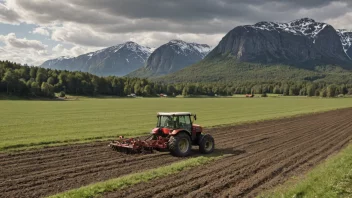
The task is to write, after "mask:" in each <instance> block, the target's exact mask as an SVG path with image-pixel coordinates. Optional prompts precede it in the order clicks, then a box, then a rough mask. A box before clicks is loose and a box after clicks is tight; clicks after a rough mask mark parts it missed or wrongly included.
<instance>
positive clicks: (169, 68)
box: [127, 40, 210, 78]
mask: <svg viewBox="0 0 352 198" xmlns="http://www.w3.org/2000/svg"><path fill="white" fill-rule="evenodd" d="M209 51H210V47H209V46H208V45H206V44H197V43H187V42H184V41H181V40H172V41H170V42H168V43H166V44H164V45H162V46H160V47H159V48H157V49H156V50H155V51H154V52H153V53H152V54H151V55H150V56H149V58H148V60H147V62H146V65H145V66H144V67H142V68H140V69H138V70H136V71H134V72H132V73H130V74H128V75H127V76H128V77H140V78H141V77H142V78H147V77H153V76H161V75H165V74H169V73H172V72H175V71H178V70H180V69H183V68H185V67H187V66H189V65H192V64H194V63H196V62H199V61H200V60H202V59H203V58H204V57H205V56H206V55H207V54H208V52H209Z"/></svg>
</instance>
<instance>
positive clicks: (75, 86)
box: [0, 61, 352, 97]
mask: <svg viewBox="0 0 352 198" xmlns="http://www.w3.org/2000/svg"><path fill="white" fill-rule="evenodd" d="M59 92H63V93H67V94H74V95H88V96H94V95H115V96H127V95H130V94H132V93H134V94H136V95H138V96H156V95H157V94H160V93H164V94H167V95H169V96H176V95H181V94H182V95H184V96H187V95H208V96H214V95H223V96H228V95H233V94H264V93H275V94H283V95H290V96H293V95H302V96H322V97H334V96H337V95H339V94H352V84H328V83H325V82H319V83H313V82H309V81H304V82H266V83H263V82H246V83H177V84H166V83H161V82H152V81H149V80H146V79H140V78H127V77H115V76H109V77H98V76H95V75H92V74H90V73H86V72H70V71H61V70H52V69H44V68H40V67H28V66H21V65H19V64H16V63H11V62H9V61H0V93H7V94H9V95H19V96H41V97H54V95H55V93H59Z"/></svg>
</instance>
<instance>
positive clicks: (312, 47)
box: [208, 18, 351, 68]
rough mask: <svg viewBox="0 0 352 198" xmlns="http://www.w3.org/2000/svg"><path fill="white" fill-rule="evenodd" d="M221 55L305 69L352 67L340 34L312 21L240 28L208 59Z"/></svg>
mask: <svg viewBox="0 0 352 198" xmlns="http://www.w3.org/2000/svg"><path fill="white" fill-rule="evenodd" d="M218 55H222V56H224V55H231V56H233V57H234V58H235V59H236V60H238V61H240V62H255V63H263V64H272V63H280V64H293V65H296V66H298V67H302V68H313V67H314V65H320V64H339V65H346V64H351V60H350V58H349V57H348V56H347V54H346V53H345V51H344V48H343V46H342V43H341V37H340V35H339V34H338V33H337V31H336V30H335V29H334V28H333V27H332V26H331V25H328V24H326V23H320V22H316V21H314V20H313V19H308V18H303V19H299V20H295V21H291V22H289V23H274V22H259V23H256V24H255V25H245V26H238V27H236V28H234V29H233V30H231V31H230V32H229V33H227V34H226V36H225V37H224V38H223V39H222V40H221V41H220V43H219V44H218V46H216V47H215V48H214V50H213V51H212V52H211V53H209V55H208V56H209V57H213V56H218Z"/></svg>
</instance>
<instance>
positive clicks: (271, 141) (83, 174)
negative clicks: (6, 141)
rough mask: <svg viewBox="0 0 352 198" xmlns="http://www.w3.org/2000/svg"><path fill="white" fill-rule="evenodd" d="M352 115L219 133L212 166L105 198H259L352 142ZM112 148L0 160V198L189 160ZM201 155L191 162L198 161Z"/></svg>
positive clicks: (74, 148)
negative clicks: (131, 152)
mask: <svg viewBox="0 0 352 198" xmlns="http://www.w3.org/2000/svg"><path fill="white" fill-rule="evenodd" d="M351 118H352V109H351V108H349V109H342V110H336V111H330V112H326V113H320V114H312V115H306V116H301V117H295V118H286V119H281V120H273V121H266V122H258V123H253V124H245V125H238V126H232V127H231V126H228V127H219V128H214V129H209V130H208V131H207V132H208V133H210V134H212V135H213V136H214V139H215V141H216V151H215V152H217V153H225V154H230V155H226V157H224V158H222V159H220V160H217V161H215V162H213V163H210V164H207V165H205V166H200V167H196V168H193V169H190V170H187V171H183V172H180V173H178V174H175V175H172V176H168V177H166V178H161V179H158V180H153V181H151V182H148V183H140V184H137V185H135V186H133V187H131V188H127V189H124V190H121V191H117V192H111V193H107V194H105V195H104V197H152V196H154V197H253V196H255V195H256V194H258V192H260V191H262V190H264V189H268V188H271V187H273V186H275V185H277V184H280V183H282V182H284V181H285V180H287V179H288V178H290V177H291V176H294V175H301V174H302V173H304V172H306V170H308V169H309V168H311V167H312V166H315V165H316V164H318V163H319V162H321V161H322V160H324V159H325V158H326V157H328V156H329V155H330V154H332V153H335V152H337V151H339V150H340V149H341V148H342V147H344V146H345V145H347V144H348V142H349V141H350V140H351V139H352V119H351ZM107 144H108V143H107V142H100V143H89V144H79V145H71V146H60V147H53V148H46V149H40V150H33V151H27V152H19V153H15V154H0V167H1V169H0V175H1V177H0V192H1V193H0V197H43V196H48V195H52V194H56V193H58V192H62V191H65V190H69V189H73V188H78V187H80V186H83V185H87V184H91V183H95V182H98V181H104V180H107V179H110V178H116V177H119V176H121V175H125V174H129V173H134V172H138V171H142V170H146V169H150V168H156V167H158V166H162V165H167V164H170V163H173V162H175V161H179V160H183V159H184V158H176V157H172V156H171V155H169V154H168V153H167V152H166V153H165V152H164V153H155V154H148V155H126V154H120V153H116V152H115V151H113V150H110V149H109V148H108V147H107ZM197 155H198V154H197V152H196V151H194V154H193V155H192V156H191V157H195V156H197Z"/></svg>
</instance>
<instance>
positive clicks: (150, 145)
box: [109, 136, 167, 154]
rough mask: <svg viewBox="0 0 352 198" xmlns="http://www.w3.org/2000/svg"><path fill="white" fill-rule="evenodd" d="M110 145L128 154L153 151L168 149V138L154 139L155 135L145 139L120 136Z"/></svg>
mask: <svg viewBox="0 0 352 198" xmlns="http://www.w3.org/2000/svg"><path fill="white" fill-rule="evenodd" d="M109 146H110V147H111V148H112V149H114V150H116V151H119V152H123V153H127V154H137V153H152V152H153V150H163V149H166V148H167V139H164V138H162V137H157V138H156V139H153V136H149V137H148V138H146V139H145V140H141V139H139V138H129V139H125V138H124V137H123V136H120V139H119V140H114V141H112V142H111V143H110V144H109Z"/></svg>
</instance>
